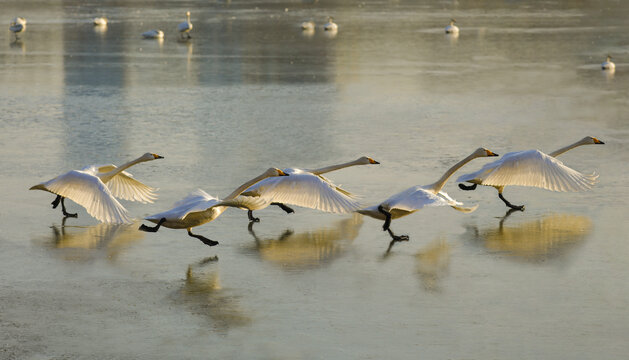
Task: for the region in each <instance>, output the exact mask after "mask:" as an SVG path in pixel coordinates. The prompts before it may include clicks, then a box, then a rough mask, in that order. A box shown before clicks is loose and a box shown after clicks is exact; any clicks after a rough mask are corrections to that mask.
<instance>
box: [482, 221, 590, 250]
mask: <svg viewBox="0 0 629 360" xmlns="http://www.w3.org/2000/svg"><path fill="white" fill-rule="evenodd" d="M509 215H510V214H509ZM507 217H508V215H507V216H505V218H503V219H502V220H501V221H500V224H499V226H498V227H497V228H495V229H485V230H480V231H479V230H478V229H474V231H473V232H474V233H475V234H474V235H473V237H474V238H475V240H478V241H481V242H482V244H483V246H484V247H485V248H487V249H488V250H489V251H491V252H503V253H507V254H509V255H513V256H516V257H518V258H521V259H525V260H528V261H542V260H546V259H548V258H552V257H556V256H559V255H561V254H564V253H565V252H566V251H567V250H568V249H570V248H571V247H572V245H575V244H578V243H580V242H582V241H583V240H584V239H585V238H586V237H587V236H588V235H589V233H590V232H591V231H592V221H591V220H590V219H589V218H588V217H585V216H580V215H571V214H551V215H547V216H544V217H542V218H541V219H536V220H533V221H527V222H523V223H520V224H516V225H508V224H505V222H508V221H505V220H507V219H506V218H507Z"/></svg>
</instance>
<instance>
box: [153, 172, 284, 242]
mask: <svg viewBox="0 0 629 360" xmlns="http://www.w3.org/2000/svg"><path fill="white" fill-rule="evenodd" d="M273 176H288V174H286V173H284V172H283V171H282V170H280V169H277V168H269V169H268V170H267V171H265V172H264V173H262V174H261V175H260V176H258V177H255V178H253V179H251V180H249V181H247V182H246V183H244V184H242V185H241V186H239V187H238V188H236V190H234V191H233V192H232V193H231V194H230V195H228V196H227V197H225V198H224V199H222V200H220V199H218V198H216V197H213V196H211V195H209V194H207V193H206V192H205V191H203V190H201V189H197V190H196V191H193V192H192V193H190V194H189V195H188V196H186V197H185V198H183V199H182V200H180V201H178V202H176V203H175V204H174V205H173V208H172V209H170V210H166V211H164V212H161V213H158V214H154V215H150V216H147V217H146V218H144V219H145V220H148V221H150V222H152V223H155V224H157V226H155V227H148V226H146V225H142V226H140V230H142V231H148V232H156V231H157V230H159V228H160V227H161V226H165V227H167V228H171V229H188V235H190V236H192V237H195V238H197V239H199V240H201V241H202V242H203V243H204V244H206V245H209V246H214V245H218V242H217V241H214V240H210V239H208V238H206V237H203V236H201V235H195V234H193V233H192V232H191V231H190V228H192V227H195V226H199V225H203V224H205V223H208V222H210V221H212V220H214V219H216V218H217V217H219V216H220V215H221V214H222V213H223V212H224V211H225V210H226V209H227V207H235V206H236V207H237V205H236V204H235V203H234V202H233V200H234V199H235V198H236V197H237V196H238V195H240V194H241V193H242V192H243V191H245V190H246V189H247V188H249V187H250V186H252V185H254V184H256V183H257V182H259V181H261V180H264V179H266V178H268V177H273Z"/></svg>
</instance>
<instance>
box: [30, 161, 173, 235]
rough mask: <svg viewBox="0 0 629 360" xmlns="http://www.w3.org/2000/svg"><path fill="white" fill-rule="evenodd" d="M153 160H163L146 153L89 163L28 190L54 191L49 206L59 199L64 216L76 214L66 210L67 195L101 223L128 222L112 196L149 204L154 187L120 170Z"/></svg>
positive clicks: (121, 207)
mask: <svg viewBox="0 0 629 360" xmlns="http://www.w3.org/2000/svg"><path fill="white" fill-rule="evenodd" d="M155 159H163V157H162V156H159V155H157V154H151V153H146V154H144V155H142V156H140V157H139V158H137V159H135V160H133V161H130V162H128V163H126V164H123V165H120V167H116V166H115V165H90V166H87V167H85V168H83V169H81V170H72V171H69V172H67V173H65V174H63V175H59V176H57V177H56V178H54V179H52V180H48V181H46V182H44V183H41V184H38V185H35V186H33V187H31V188H30V190H44V191H48V192H51V193H53V194H56V195H57V198H56V199H55V200H54V201H53V202H52V208H53V209H55V208H56V207H57V206H58V205H59V202H61V211H62V212H63V215H64V216H66V217H76V216H77V215H76V214H69V213H68V212H66V207H65V204H64V199H65V198H68V199H70V200H72V201H74V202H75V203H77V204H79V205H81V206H83V207H84V208H85V210H87V212H88V214H90V215H92V216H93V217H95V218H96V219H98V220H100V221H101V222H105V223H129V222H131V221H130V219H129V216H128V214H127V210H126V209H125V208H124V207H123V206H122V205H121V204H120V203H119V202H118V200H116V199H115V198H114V197H118V198H121V199H125V200H130V201H139V202H142V203H152V202H153V200H155V199H156V198H157V196H156V195H155V191H156V190H157V189H154V188H152V187H149V186H146V185H144V184H143V183H141V182H139V181H137V180H135V179H134V178H133V176H132V175H131V174H129V173H128V172H125V171H124V170H126V169H128V168H130V167H131V166H133V165H135V164H139V163H141V162H145V161H151V160H155Z"/></svg>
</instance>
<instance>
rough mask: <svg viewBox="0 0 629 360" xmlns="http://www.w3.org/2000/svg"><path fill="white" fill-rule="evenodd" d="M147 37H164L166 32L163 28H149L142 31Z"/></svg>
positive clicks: (144, 36)
mask: <svg viewBox="0 0 629 360" xmlns="http://www.w3.org/2000/svg"><path fill="white" fill-rule="evenodd" d="M142 37H143V38H145V39H163V38H164V32H163V31H162V30H149V31H145V32H143V33H142Z"/></svg>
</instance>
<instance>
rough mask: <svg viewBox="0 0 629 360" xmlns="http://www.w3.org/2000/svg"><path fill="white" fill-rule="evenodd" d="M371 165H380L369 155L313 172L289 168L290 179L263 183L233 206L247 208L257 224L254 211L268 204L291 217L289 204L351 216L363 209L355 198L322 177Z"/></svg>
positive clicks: (237, 199) (276, 178)
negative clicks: (347, 169) (351, 168)
mask: <svg viewBox="0 0 629 360" xmlns="http://www.w3.org/2000/svg"><path fill="white" fill-rule="evenodd" d="M370 164H380V163H379V162H377V161H376V160H374V159H372V158H370V157H368V156H362V157H360V158H358V159H356V160H354V161H350V162H346V163H342V164H338V165H331V166H326V167H323V168H320V169H314V170H303V169H297V168H286V169H284V170H283V171H284V172H285V173H287V174H290V175H291V176H289V177H274V178H268V179H265V180H263V181H260V182H259V183H257V184H255V185H253V186H252V187H250V188H249V189H247V191H245V192H243V193H242V195H241V196H239V197H237V198H236V199H235V200H234V203H235V204H236V205H237V206H238V207H240V208H242V209H247V210H248V211H247V216H248V217H249V220H250V221H254V222H259V221H260V219H259V218H256V217H254V216H253V210H261V209H264V208H266V207H268V206H269V205H277V206H279V207H280V208H282V210H284V211H286V212H287V213H289V214H290V213H292V212H294V211H293V209H291V208H290V207H288V206H286V204H289V205H297V206H302V207H307V208H311V209H316V210H321V211H325V212H331V213H349V212H352V211H355V210H356V209H358V208H359V207H360V205H359V203H358V202H357V200H356V199H355V197H354V195H352V194H351V193H349V192H347V191H345V190H343V189H341V188H340V187H338V186H336V185H334V184H333V183H332V182H331V181H330V180H328V179H326V178H325V177H323V176H322V174H325V173H329V172H332V171H335V170H340V169H344V168H347V167H350V166H356V165H370Z"/></svg>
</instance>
